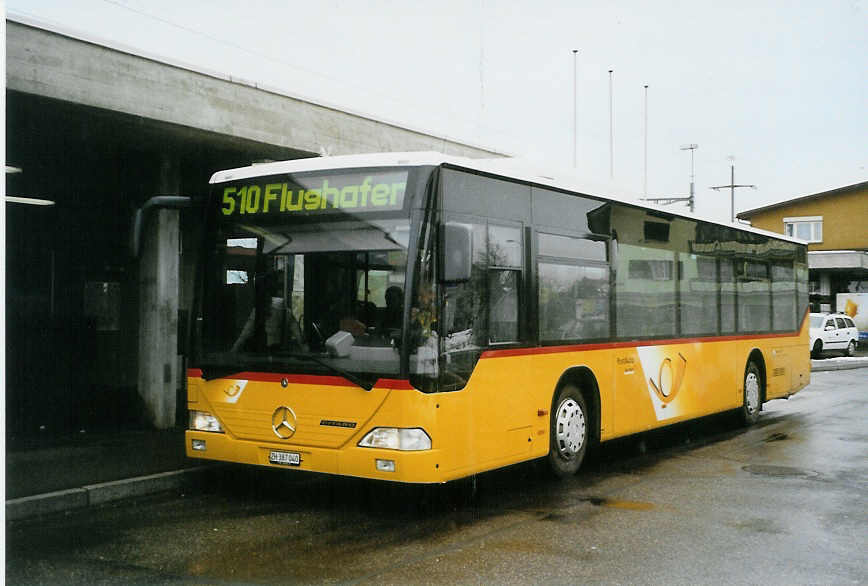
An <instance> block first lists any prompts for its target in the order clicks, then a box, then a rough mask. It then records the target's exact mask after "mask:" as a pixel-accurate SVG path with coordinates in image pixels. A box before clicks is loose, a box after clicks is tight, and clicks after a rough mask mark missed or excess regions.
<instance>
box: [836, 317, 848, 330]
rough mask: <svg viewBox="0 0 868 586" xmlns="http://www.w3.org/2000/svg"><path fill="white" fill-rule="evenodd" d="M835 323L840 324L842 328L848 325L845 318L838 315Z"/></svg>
mask: <svg viewBox="0 0 868 586" xmlns="http://www.w3.org/2000/svg"><path fill="white" fill-rule="evenodd" d="M835 325H837V326H838V327H839V328H841V329H842V330H843V329H845V328H846V327H847V324H845V323H844V320H843V319H841V318H840V317H836V318H835Z"/></svg>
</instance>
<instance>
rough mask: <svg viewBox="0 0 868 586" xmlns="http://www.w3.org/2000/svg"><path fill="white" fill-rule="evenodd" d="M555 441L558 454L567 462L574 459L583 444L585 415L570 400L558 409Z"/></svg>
mask: <svg viewBox="0 0 868 586" xmlns="http://www.w3.org/2000/svg"><path fill="white" fill-rule="evenodd" d="M555 439H556V440H557V442H558V452H559V453H560V455H561V456H562V457H564V458H566V459H568V460H569V459H572V458H574V457H575V456H576V455H577V454H578V453H579V452H580V451H581V450H582V446H583V445H584V443H585V414H584V413H582V408H581V407H579V404H578V403H576V402H575V401H574V400H572V399H566V400H565V401H563V402H562V403H561V404H560V407H558V415H557V419H555Z"/></svg>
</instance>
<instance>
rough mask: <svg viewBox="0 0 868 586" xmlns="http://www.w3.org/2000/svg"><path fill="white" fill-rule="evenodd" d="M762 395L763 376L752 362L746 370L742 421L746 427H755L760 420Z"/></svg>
mask: <svg viewBox="0 0 868 586" xmlns="http://www.w3.org/2000/svg"><path fill="white" fill-rule="evenodd" d="M762 394H763V380H762V375H761V374H760V370H759V367H757V365H756V363H755V362H753V361H750V362H748V364H747V368H746V369H745V370H744V401H743V402H742V406H741V419H742V421H743V422H744V424H745V425H753V424H754V423H756V422H757V419H759V412H760V407H761V405H762Z"/></svg>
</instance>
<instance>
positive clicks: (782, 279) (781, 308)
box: [772, 263, 796, 331]
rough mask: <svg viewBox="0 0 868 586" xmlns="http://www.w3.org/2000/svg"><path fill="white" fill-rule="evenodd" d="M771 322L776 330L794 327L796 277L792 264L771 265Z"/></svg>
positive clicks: (787, 329) (793, 328)
mask: <svg viewBox="0 0 868 586" xmlns="http://www.w3.org/2000/svg"><path fill="white" fill-rule="evenodd" d="M772 322H773V323H772V326H773V327H774V329H775V330H777V331H792V330H795V329H796V277H795V271H794V270H793V267H792V265H785V264H780V263H776V264H773V265H772Z"/></svg>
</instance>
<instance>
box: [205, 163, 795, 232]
mask: <svg viewBox="0 0 868 586" xmlns="http://www.w3.org/2000/svg"><path fill="white" fill-rule="evenodd" d="M444 163H445V164H451V165H455V166H457V167H464V168H466V169H469V170H474V171H482V172H487V173H491V174H493V175H500V176H503V177H507V178H510V179H518V180H521V181H527V182H531V183H536V184H539V185H545V186H548V187H553V188H557V189H564V190H567V191H574V192H577V193H581V194H585V195H589V196H593V197H599V198H601V199H608V200H612V201H616V202H620V203H626V204H632V205H638V206H641V207H644V208H648V209H651V210H655V211H659V212H661V213H664V214H668V215H671V216H677V217H680V218H685V219H688V220H702V221H704V222H709V223H712V224H717V225H719V226H725V227H733V228H736V229H739V230H744V231H746V232H752V233H754V234H760V235H763V236H770V237H772V238H777V239H779V240H786V241H788V242H795V243H798V244H807V242H806V241H804V240H800V239H798V238H794V237H792V236H787V235H786V234H781V233H778V232H770V231H768V230H762V229H760V228H754V227H753V226H749V225H746V224H740V223H727V222H721V221H720V220H715V219H712V218H706V217H701V216H694V215H690V214H684V213H679V212H677V211H673V210H672V209H671V208H667V207H665V206H660V205H655V204H650V203H646V202H643V201H642V198H641V196H640V195H638V194H636V193H634V192H633V191H632V190H630V189H628V188H623V187H620V186H618V185H615V184H606V183H594V182H591V181H588V180H585V179H581V178H579V177H577V176H576V175H574V174H573V173H572V172H571V171H565V170H563V169H561V170H559V171H555V172H553V171H551V170H547V169H542V168H540V166H539V165H538V164H536V163H533V162H529V161H525V160H522V159H517V158H510V157H498V158H479V159H473V158H468V157H458V156H453V155H445V154H443V153H438V152H433V151H418V152H398V153H368V154H357V155H336V156H328V157H309V158H305V159H292V160H289V161H275V162H273V163H262V164H257V165H250V166H248V167H239V168H237V169H227V170H224V171H217V172H216V173H214V174H213V175H212V176H211V181H210V183H212V184H216V183H224V182H227V181H237V180H239V179H249V178H251V177H261V176H263V175H278V174H281V173H300V172H304V171H318V170H334V169H353V168H362V167H403V166H410V167H419V166H427V165H431V166H436V165H442V164H444Z"/></svg>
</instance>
